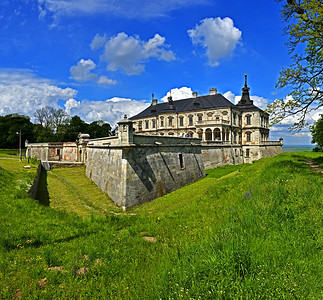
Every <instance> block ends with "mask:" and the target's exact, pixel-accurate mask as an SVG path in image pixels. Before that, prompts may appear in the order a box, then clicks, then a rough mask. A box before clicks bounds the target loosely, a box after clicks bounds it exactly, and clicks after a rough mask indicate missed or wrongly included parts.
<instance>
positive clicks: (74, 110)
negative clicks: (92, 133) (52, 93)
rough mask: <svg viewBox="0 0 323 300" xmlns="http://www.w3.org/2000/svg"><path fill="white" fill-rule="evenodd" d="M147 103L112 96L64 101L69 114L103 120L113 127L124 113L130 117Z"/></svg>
mask: <svg viewBox="0 0 323 300" xmlns="http://www.w3.org/2000/svg"><path fill="white" fill-rule="evenodd" d="M149 105H150V103H147V102H145V101H144V100H140V101H139V100H132V99H126V98H118V97H114V98H111V99H108V100H106V101H90V100H83V101H75V100H74V99H71V100H68V101H66V103H65V108H66V111H67V112H68V113H69V114H71V115H78V116H80V117H81V119H83V120H84V121H86V122H88V123H90V122H93V121H98V120H103V121H105V122H108V123H109V124H111V126H112V127H113V126H116V125H117V122H118V121H120V120H121V119H123V116H124V114H127V116H128V117H132V116H134V115H136V114H138V113H139V112H141V111H142V110H143V109H145V108H146V107H148V106H149Z"/></svg>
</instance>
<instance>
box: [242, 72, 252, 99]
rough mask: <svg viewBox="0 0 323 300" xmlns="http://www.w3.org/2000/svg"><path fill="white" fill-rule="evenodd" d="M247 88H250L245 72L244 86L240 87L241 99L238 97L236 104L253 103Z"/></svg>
mask: <svg viewBox="0 0 323 300" xmlns="http://www.w3.org/2000/svg"><path fill="white" fill-rule="evenodd" d="M249 90H250V88H249V87H248V83H247V74H245V75H244V87H243V88H242V96H241V99H240V101H239V103H238V105H252V104H253V101H252V100H250V95H249Z"/></svg>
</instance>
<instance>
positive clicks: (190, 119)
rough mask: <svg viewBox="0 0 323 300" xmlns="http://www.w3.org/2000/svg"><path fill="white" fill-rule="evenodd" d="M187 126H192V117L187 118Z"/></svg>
mask: <svg viewBox="0 0 323 300" xmlns="http://www.w3.org/2000/svg"><path fill="white" fill-rule="evenodd" d="M188 126H193V115H189V116H188Z"/></svg>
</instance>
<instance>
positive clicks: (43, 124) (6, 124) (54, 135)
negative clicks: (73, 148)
mask: <svg viewBox="0 0 323 300" xmlns="http://www.w3.org/2000/svg"><path fill="white" fill-rule="evenodd" d="M34 115H35V117H36V120H37V121H38V124H33V123H32V122H31V121H30V118H29V117H26V116H22V115H18V114H12V115H7V116H0V132H1V134H0V148H18V146H19V131H20V130H21V132H22V141H25V140H28V141H29V142H38V143H41V142H75V141H76V140H77V137H78V134H79V133H80V132H81V133H88V134H90V137H91V138H99V137H106V136H110V135H112V131H111V126H110V124H109V123H106V122H104V121H94V122H92V123H90V124H88V123H86V122H84V121H83V120H82V119H81V118H80V117H79V116H73V117H71V118H70V117H69V116H68V115H67V114H66V113H65V112H64V111H63V110H62V109H55V108H52V107H49V106H47V107H44V108H41V109H37V110H36V111H35V114H34Z"/></svg>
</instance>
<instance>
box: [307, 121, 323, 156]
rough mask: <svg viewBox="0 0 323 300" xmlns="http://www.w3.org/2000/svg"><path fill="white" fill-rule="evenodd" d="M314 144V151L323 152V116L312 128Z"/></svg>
mask: <svg viewBox="0 0 323 300" xmlns="http://www.w3.org/2000/svg"><path fill="white" fill-rule="evenodd" d="M310 130H311V133H312V143H315V144H316V147H315V148H314V151H323V115H321V117H320V118H319V119H318V120H317V121H316V122H315V123H314V125H313V126H311V128H310Z"/></svg>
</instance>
